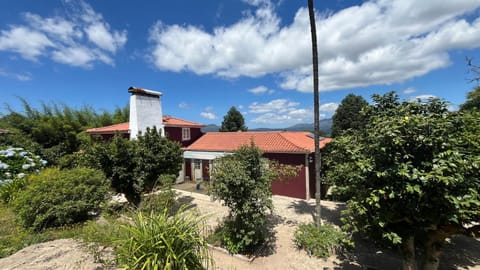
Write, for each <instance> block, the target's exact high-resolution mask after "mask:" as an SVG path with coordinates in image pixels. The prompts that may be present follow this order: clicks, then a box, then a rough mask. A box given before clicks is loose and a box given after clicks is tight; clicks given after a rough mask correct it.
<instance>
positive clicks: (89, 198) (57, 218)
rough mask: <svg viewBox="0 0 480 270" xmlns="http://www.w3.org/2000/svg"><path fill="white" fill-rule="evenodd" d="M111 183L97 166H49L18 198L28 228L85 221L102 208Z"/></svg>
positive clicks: (22, 220)
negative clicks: (74, 167)
mask: <svg viewBox="0 0 480 270" xmlns="http://www.w3.org/2000/svg"><path fill="white" fill-rule="evenodd" d="M108 186H109V183H108V181H107V180H106V178H105V177H104V175H103V173H102V172H101V171H98V170H94V169H86V168H76V169H71V170H59V169H47V170H44V171H43V172H42V173H40V174H39V175H34V176H32V177H31V179H30V183H29V184H28V186H27V187H26V189H25V190H24V191H22V192H20V194H18V197H17V198H16V199H15V201H14V210H15V213H16V214H17V218H18V220H19V222H20V224H21V225H22V226H24V227H25V228H32V229H34V230H37V231H38V230H42V229H45V228H48V227H59V226H63V225H67V224H73V223H77V222H81V221H85V220H87V219H89V218H90V217H91V215H92V214H93V213H95V212H97V211H99V209H100V208H101V204H102V203H103V202H104V200H105V198H106V194H107V192H108Z"/></svg>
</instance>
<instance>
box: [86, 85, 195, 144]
mask: <svg viewBox="0 0 480 270" xmlns="http://www.w3.org/2000/svg"><path fill="white" fill-rule="evenodd" d="M128 92H129V93H130V94H131V96H130V117H129V118H130V122H126V123H121V124H115V125H111V126H106V127H98V128H91V129H88V130H87V131H86V132H87V133H88V134H90V135H100V136H102V138H103V139H104V140H109V139H111V138H112V137H113V136H114V135H115V133H116V132H118V133H119V134H121V135H122V136H124V137H125V138H130V139H135V138H136V137H137V135H138V134H139V132H145V130H146V128H147V127H150V128H152V127H156V128H157V129H158V131H159V133H160V134H162V136H166V137H167V138H169V139H170V140H172V141H177V142H179V143H180V144H181V145H182V147H186V146H188V145H190V144H191V143H192V142H194V141H195V140H197V139H198V138H200V137H201V136H202V135H203V133H202V131H201V128H202V127H204V125H201V124H198V123H194V122H191V121H187V120H183V119H180V118H176V117H173V116H169V115H165V116H164V115H163V113H162V103H161V96H162V93H161V92H157V91H153V90H148V89H143V88H138V87H130V88H129V89H128Z"/></svg>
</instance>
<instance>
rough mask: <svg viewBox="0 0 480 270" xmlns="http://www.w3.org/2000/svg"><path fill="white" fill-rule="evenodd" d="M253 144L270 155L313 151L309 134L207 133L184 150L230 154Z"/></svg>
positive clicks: (286, 132)
mask: <svg viewBox="0 0 480 270" xmlns="http://www.w3.org/2000/svg"><path fill="white" fill-rule="evenodd" d="M252 140H253V142H254V143H255V144H256V145H257V146H258V147H259V148H260V149H261V150H262V151H264V152H270V153H311V152H314V151H315V148H314V147H315V144H314V140H313V136H311V133H310V132H288V131H269V132H209V133H206V134H205V135H203V136H202V137H200V138H199V139H198V140H197V141H195V142H194V143H193V144H191V145H190V146H188V147H187V148H186V150H190V151H225V152H232V151H235V150H236V149H238V148H239V147H240V146H242V145H248V144H250V142H251V141H252ZM330 141H331V139H330V138H325V139H323V140H321V142H320V147H323V146H325V144H326V143H328V142H330Z"/></svg>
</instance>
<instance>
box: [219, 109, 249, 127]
mask: <svg viewBox="0 0 480 270" xmlns="http://www.w3.org/2000/svg"><path fill="white" fill-rule="evenodd" d="M247 129H248V128H247V127H246V126H245V119H243V115H242V114H241V113H240V112H239V111H238V110H237V108H235V107H234V106H232V107H231V108H230V110H229V111H228V112H227V114H226V115H225V116H224V117H223V122H222V126H221V127H220V131H221V132H229V131H233V132H235V131H247Z"/></svg>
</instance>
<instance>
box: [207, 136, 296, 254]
mask: <svg viewBox="0 0 480 270" xmlns="http://www.w3.org/2000/svg"><path fill="white" fill-rule="evenodd" d="M295 172H296V168H294V167H291V166H280V164H275V163H272V162H269V161H268V160H267V159H264V158H262V152H261V151H260V149H259V148H258V147H257V146H255V144H254V143H253V142H252V143H251V144H250V146H246V145H245V146H242V147H240V148H239V149H238V150H237V151H235V153H234V154H233V155H228V156H225V157H223V158H221V159H218V160H216V162H215V166H214V168H213V171H212V174H211V175H212V183H211V192H212V193H213V194H214V196H215V197H216V198H217V199H219V200H221V201H222V202H223V204H224V205H226V206H227V207H228V208H229V209H230V211H229V214H228V216H227V217H226V219H225V221H224V224H223V226H222V227H220V228H221V231H220V232H219V234H220V235H221V238H222V239H221V241H222V242H223V244H224V245H226V247H227V249H228V250H229V251H230V252H232V253H239V252H241V253H243V252H248V253H250V254H251V253H252V252H253V251H254V250H255V248H257V247H258V246H260V245H261V244H263V243H264V241H265V239H266V237H267V232H268V227H267V214H268V211H269V210H271V209H272V207H273V205H272V191H271V182H272V181H273V180H274V179H277V178H278V177H282V176H283V177H289V176H292V175H294V173H295Z"/></svg>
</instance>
